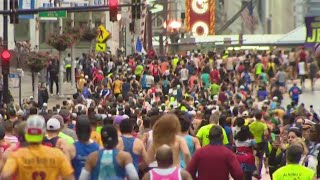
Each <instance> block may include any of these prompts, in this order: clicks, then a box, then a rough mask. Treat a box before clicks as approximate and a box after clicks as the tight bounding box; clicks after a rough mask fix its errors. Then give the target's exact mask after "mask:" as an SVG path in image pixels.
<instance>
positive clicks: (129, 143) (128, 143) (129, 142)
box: [121, 136, 139, 171]
mask: <svg viewBox="0 0 320 180" xmlns="http://www.w3.org/2000/svg"><path fill="white" fill-rule="evenodd" d="M121 137H122V141H123V147H124V149H123V150H124V151H126V152H128V153H130V155H131V157H132V162H133V165H134V167H135V168H136V170H137V171H138V165H139V155H138V154H136V153H134V152H133V145H134V141H135V140H136V138H134V137H124V136H121Z"/></svg>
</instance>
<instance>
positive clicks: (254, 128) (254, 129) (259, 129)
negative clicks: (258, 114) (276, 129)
mask: <svg viewBox="0 0 320 180" xmlns="http://www.w3.org/2000/svg"><path fill="white" fill-rule="evenodd" d="M267 128H268V127H267V125H266V124H265V123H263V122H261V121H254V122H253V123H251V124H250V125H249V129H250V132H251V133H252V135H253V137H254V140H256V143H261V142H262V140H263V136H264V131H265V130H267Z"/></svg>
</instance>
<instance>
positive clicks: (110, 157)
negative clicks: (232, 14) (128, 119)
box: [79, 126, 139, 180]
mask: <svg viewBox="0 0 320 180" xmlns="http://www.w3.org/2000/svg"><path fill="white" fill-rule="evenodd" d="M101 137H102V141H103V145H104V148H103V149H102V150H99V151H96V152H93V153H91V154H90V155H89V156H88V158H87V160H86V164H85V167H84V168H83V169H82V171H81V175H80V178H79V179H81V180H86V179H106V178H109V179H124V178H125V177H126V176H128V178H129V179H139V177H138V174H137V172H136V169H135V167H134V165H133V164H132V158H131V156H130V154H129V153H127V152H124V151H119V150H117V149H116V146H117V144H118V134H117V130H116V129H115V128H114V127H112V126H104V127H103V128H102V130H101Z"/></svg>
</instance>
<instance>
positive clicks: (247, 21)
mask: <svg viewBox="0 0 320 180" xmlns="http://www.w3.org/2000/svg"><path fill="white" fill-rule="evenodd" d="M243 5H245V4H243ZM253 9H254V6H253V3H252V1H250V2H249V5H248V6H247V7H246V8H245V9H244V10H243V11H242V12H241V17H242V20H243V22H244V25H245V27H247V28H248V29H249V30H250V31H251V30H253V31H254V30H255V29H256V25H258V20H257V19H256V17H254V14H253Z"/></svg>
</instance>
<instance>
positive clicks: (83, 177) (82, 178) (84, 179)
mask: <svg viewBox="0 0 320 180" xmlns="http://www.w3.org/2000/svg"><path fill="white" fill-rule="evenodd" d="M87 179H90V172H89V171H87V170H86V168H82V170H81V174H80V177H79V180H87Z"/></svg>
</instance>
